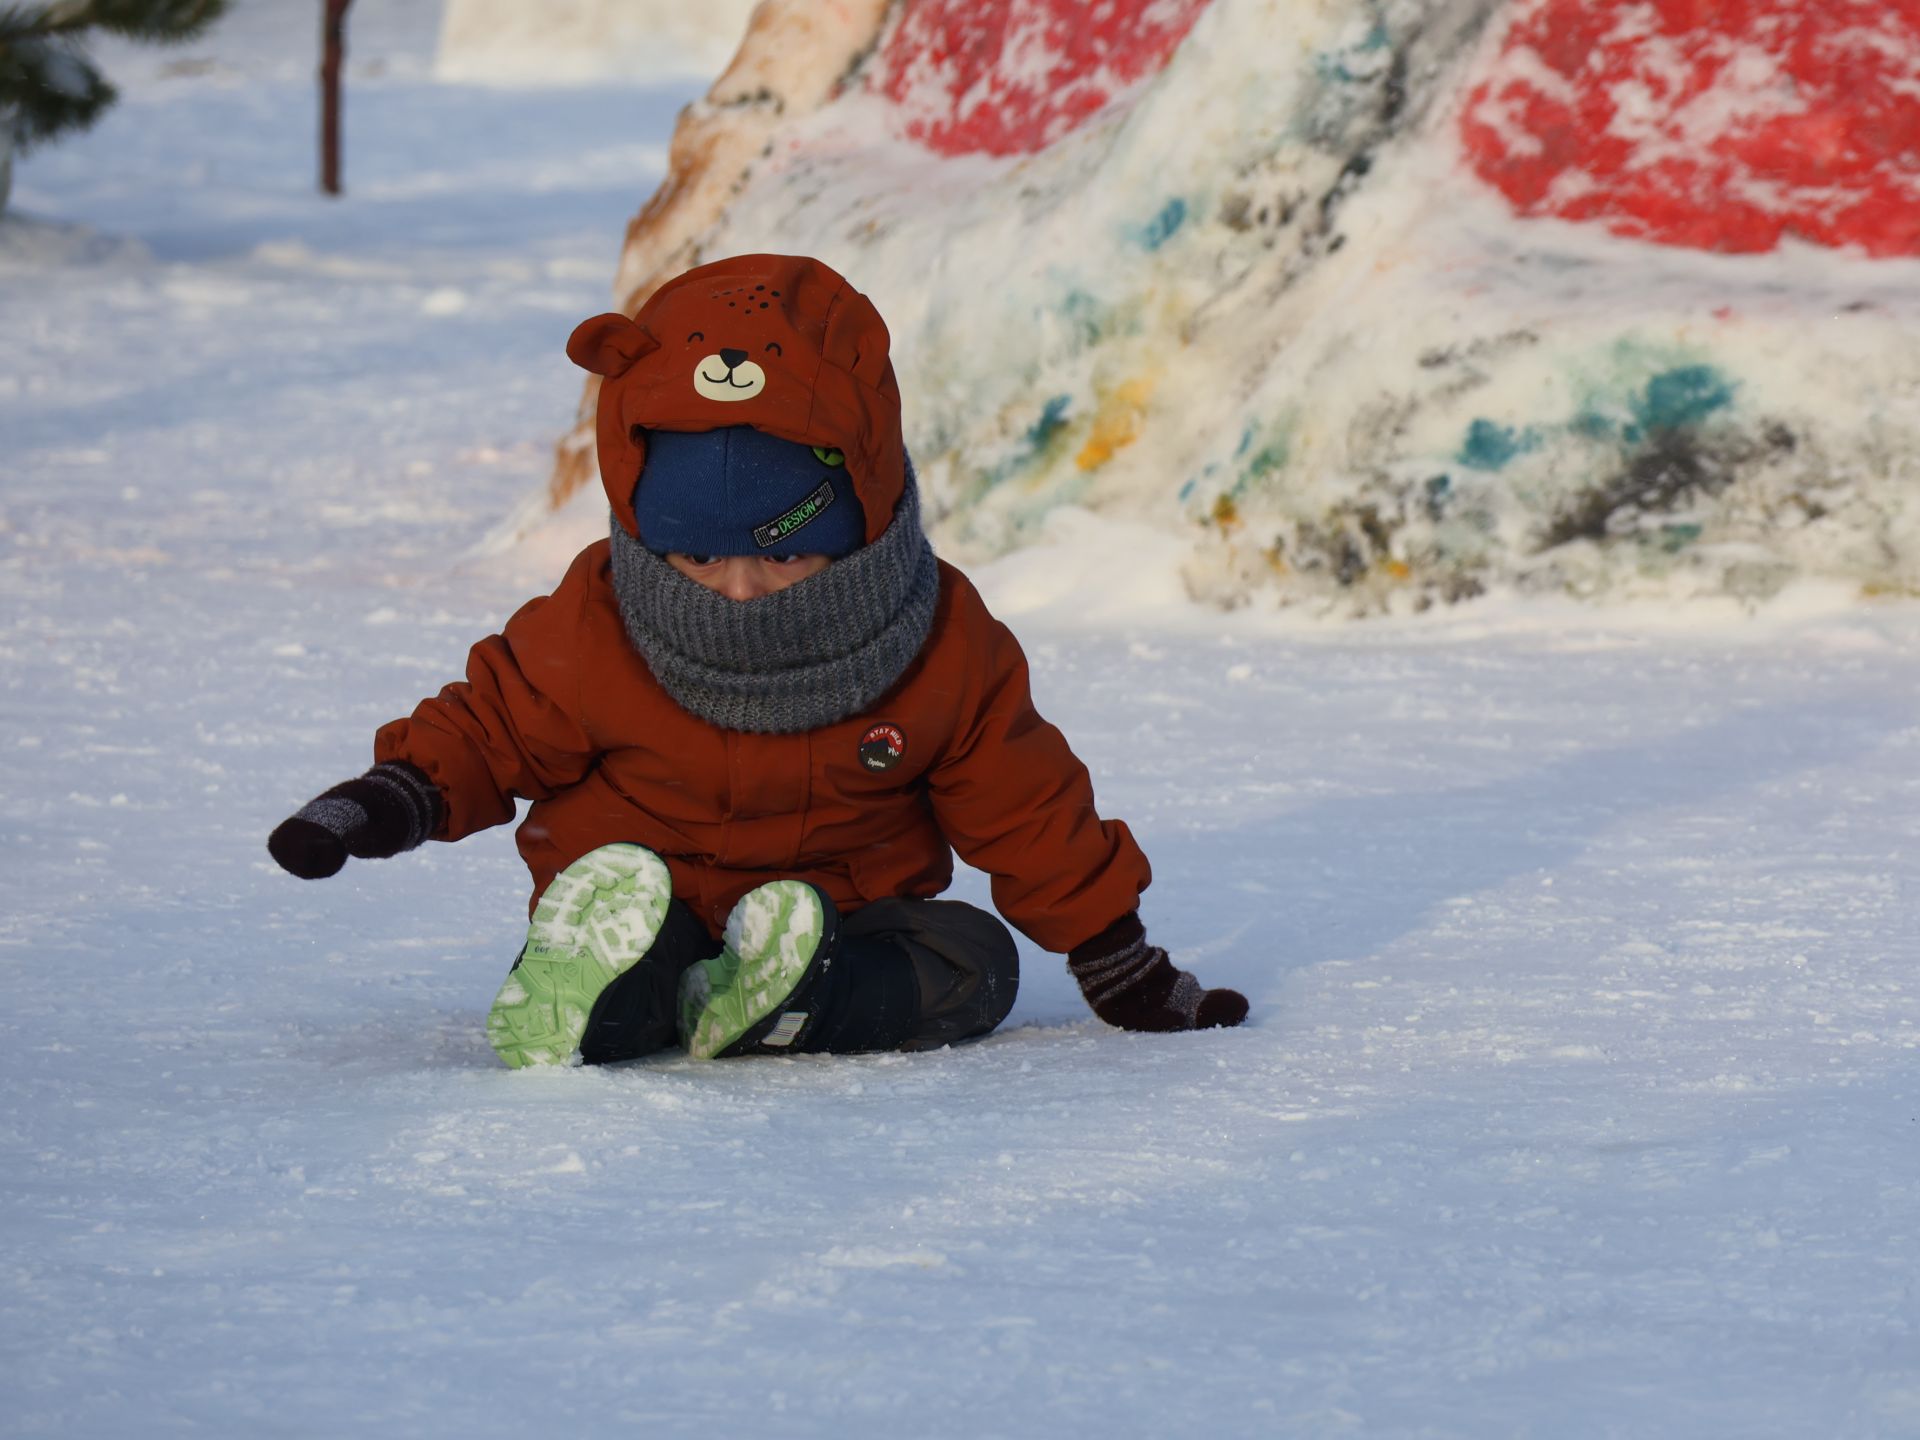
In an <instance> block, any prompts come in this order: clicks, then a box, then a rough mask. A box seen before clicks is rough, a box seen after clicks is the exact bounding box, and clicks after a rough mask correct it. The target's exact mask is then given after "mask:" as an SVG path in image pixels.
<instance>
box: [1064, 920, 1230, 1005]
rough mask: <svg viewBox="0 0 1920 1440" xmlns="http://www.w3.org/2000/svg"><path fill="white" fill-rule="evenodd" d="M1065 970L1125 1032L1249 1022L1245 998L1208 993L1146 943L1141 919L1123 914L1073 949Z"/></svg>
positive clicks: (1225, 992)
mask: <svg viewBox="0 0 1920 1440" xmlns="http://www.w3.org/2000/svg"><path fill="white" fill-rule="evenodd" d="M1067 969H1069V970H1070V971H1072V972H1073V978H1074V979H1075V980H1078V981H1079V982H1080V993H1081V994H1083V995H1085V996H1086V997H1087V1004H1089V1005H1091V1006H1092V1007H1093V1013H1094V1014H1096V1015H1098V1016H1099V1017H1100V1018H1101V1019H1102V1020H1104V1021H1106V1022H1107V1023H1108V1024H1109V1025H1118V1026H1119V1027H1120V1028H1121V1029H1122V1030H1209V1029H1212V1028H1213V1027H1215V1026H1218V1025H1238V1024H1239V1023H1240V1022H1241V1021H1242V1020H1244V1019H1246V1018H1247V997H1246V996H1244V995H1242V994H1240V992H1239V991H1237V990H1208V989H1206V988H1205V987H1203V986H1202V985H1201V984H1200V982H1199V981H1198V980H1196V979H1194V977H1193V976H1191V975H1189V974H1188V973H1187V972H1186V971H1184V970H1181V969H1178V968H1176V967H1175V965H1174V963H1173V962H1172V961H1171V960H1169V959H1167V952H1166V951H1164V950H1162V949H1161V948H1160V947H1159V946H1157V945H1149V944H1148V943H1147V932H1146V930H1145V929H1144V928H1143V927H1142V926H1141V924H1140V918H1139V916H1138V915H1123V916H1121V917H1120V919H1118V920H1116V921H1114V922H1113V924H1111V925H1109V926H1108V927H1107V928H1106V929H1104V930H1102V931H1101V932H1100V933H1099V934H1098V935H1096V936H1094V937H1093V939H1091V940H1089V941H1087V942H1086V943H1085V944H1081V945H1076V946H1074V947H1073V950H1072V953H1071V954H1069V955H1068V956H1067Z"/></svg>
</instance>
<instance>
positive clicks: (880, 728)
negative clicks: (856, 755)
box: [860, 725, 907, 770]
mask: <svg viewBox="0 0 1920 1440" xmlns="http://www.w3.org/2000/svg"><path fill="white" fill-rule="evenodd" d="M906 753H907V732H906V731H904V730H902V729H901V728H900V727H899V726H898V725H876V726H874V727H873V728H872V729H871V730H869V731H867V733H866V734H864V735H862V736H861V737H860V763H861V764H862V765H864V766H866V767H867V769H869V770H891V769H892V768H893V767H894V766H896V765H898V764H899V763H900V757H901V756H902V755H904V754H906Z"/></svg>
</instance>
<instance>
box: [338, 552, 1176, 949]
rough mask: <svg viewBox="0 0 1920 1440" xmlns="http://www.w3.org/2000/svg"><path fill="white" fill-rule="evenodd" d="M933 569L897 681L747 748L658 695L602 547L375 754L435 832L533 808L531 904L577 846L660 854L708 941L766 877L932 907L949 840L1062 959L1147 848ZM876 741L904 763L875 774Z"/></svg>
mask: <svg viewBox="0 0 1920 1440" xmlns="http://www.w3.org/2000/svg"><path fill="white" fill-rule="evenodd" d="M940 570H941V584H940V601H939V608H938V610H937V611H936V612H935V615H934V622H933V631H932V633H931V634H930V635H929V637H928V639H927V642H926V644H925V646H924V647H923V648H922V649H921V652H920V655H919V657H918V658H917V659H916V660H915V661H914V662H913V664H912V665H910V666H909V667H908V669H907V671H906V673H905V674H904V675H902V676H901V678H900V680H899V681H898V682H897V683H896V684H895V685H894V687H893V688H892V689H891V690H890V691H888V692H887V693H886V694H885V695H883V696H882V697H881V698H880V699H879V700H878V701H876V702H875V703H874V704H873V705H872V706H871V707H870V708H869V709H868V710H866V711H864V712H862V713H861V714H858V715H855V716H851V717H849V718H848V719H846V720H844V721H841V722H839V723H837V724H833V725H828V726H825V727H823V728H821V729H819V730H814V731H809V732H806V733H803V734H798V735H755V734H744V733H740V732H736V731H728V730H721V729H718V728H716V727H714V726H712V725H709V724H708V723H706V722H705V721H703V720H700V719H697V718H695V717H694V716H693V715H691V714H689V713H688V712H687V711H685V710H683V709H681V708H680V707H679V706H678V705H677V704H675V703H674V701H673V700H672V699H671V698H670V697H669V696H668V695H667V694H666V692H665V691H664V690H662V689H661V688H660V685H659V682H657V681H656V680H655V679H654V678H653V675H652V673H651V672H650V671H649V670H648V668H647V666H646V663H645V662H644V661H643V660H642V659H641V658H640V655H639V654H638V652H636V651H635V650H634V648H633V646H632V645H631V644H630V643H629V642H628V640H627V636H626V632H625V630H624V629H623V627H622V623H621V618H620V610H619V605H618V603H617V601H616V599H615V596H614V592H613V585H612V581H611V578H610V575H609V556H608V543H607V542H606V541H604V540H603V541H600V542H599V543H598V544H595V545H592V546H589V547H588V548H587V549H586V550H584V551H583V552H581V554H580V555H579V557H578V558H577V559H575V561H574V562H573V566H572V568H571V569H570V570H569V571H568V572H567V575H566V578H565V579H564V580H562V581H561V583H560V586H559V588H558V589H557V590H555V591H554V593H553V594H552V595H549V596H546V597H545V598H543V599H539V600H534V601H532V602H530V603H529V604H527V605H526V606H524V607H523V608H522V609H521V610H520V611H519V612H518V613H517V614H515V615H514V616H513V618H512V619H510V620H509V621H508V622H507V625H506V628H505V630H504V632H503V633H502V634H499V635H495V636H490V637H489V638H487V639H486V640H483V641H481V642H480V643H479V644H478V645H476V646H475V647H474V648H473V652H472V655H471V657H470V658H469V661H468V665H467V679H466V682H465V683H464V684H455V685H449V686H448V687H447V688H446V689H445V690H443V691H441V693H440V694H439V696H438V697H436V698H434V699H431V700H427V701H424V702H423V703H422V704H421V705H420V706H419V708H418V709H416V710H415V711H414V713H413V715H412V717H411V718H409V719H406V720H396V721H394V722H393V723H392V724H390V725H387V726H385V727H384V728H383V729H382V730H381V731H380V733H379V735H378V737H377V738H376V741H375V755H376V758H377V759H378V760H382V761H386V760H407V761H411V762H412V763H413V764H415V765H417V766H419V767H420V768H421V769H422V770H424V771H426V772H427V774H428V775H430V776H431V777H432V778H433V780H434V782H435V783H436V784H437V785H438V786H439V787H440V792H441V795H442V797H443V799H444V801H445V805H446V814H445V817H444V821H443V823H442V826H441V828H440V831H439V832H438V836H437V838H439V839H442V840H457V839H459V838H460V837H461V836H463V835H468V834H471V833H472V832H473V831H475V830H480V829H483V828H485V827H486V826H489V825H499V824H502V823H504V822H505V821H507V820H509V819H511V818H512V817H513V813H514V805H513V800H514V797H515V796H522V797H525V798H527V799H530V800H532V801H533V802H534V803H533V806H532V808H531V810H530V811H529V812H528V815H527V818H526V820H525V822H524V823H523V824H522V825H521V826H520V830H519V836H518V839H519V845H520V853H521V855H522V856H523V857H524V858H525V859H526V862H527V866H528V868H529V869H530V870H531V871H532V872H533V881H534V894H535V895H536V896H537V895H538V894H539V892H540V891H541V890H542V889H544V888H545V887H546V885H547V883H548V882H549V881H550V880H551V879H552V878H553V876H554V875H555V874H556V873H558V872H559V871H560V870H561V869H562V868H564V867H565V866H566V865H567V864H569V863H570V862H571V861H573V860H575V859H577V858H578V857H579V856H581V855H584V854H585V853H586V852H587V851H589V850H591V849H593V848H595V847H596V846H599V845H605V844H608V843H611V842H613V841H622V840H624V841H631V842H633V843H635V844H639V845H644V846H646V847H647V848H648V849H650V850H653V851H655V852H656V853H657V854H659V855H660V856H662V857H663V858H664V859H665V860H666V862H667V864H668V865H669V866H670V867H671V869H672V871H673V880H674V892H675V894H677V895H678V896H679V897H680V898H681V899H682V900H685V901H686V902H687V903H688V904H689V905H691V906H692V907H693V909H694V912H695V913H696V914H698V915H699V916H700V917H701V918H702V919H703V920H705V921H706V923H707V924H708V926H709V927H710V928H712V929H713V930H714V931H715V933H716V934H717V933H718V931H719V927H720V926H721V924H722V923H723V922H724V921H725V919H726V916H727V912H728V911H729V910H731V909H732V908H733V904H734V902H735V901H736V900H738V899H739V898H740V897H741V896H742V895H744V894H746V892H747V891H749V890H751V889H752V888H753V887H754V886H756V885H759V884H761V883H763V882H765V881H767V880H772V879H776V878H786V877H791V878H797V879H801V880H807V881H811V882H812V883H813V884H816V885H818V886H819V887H820V888H821V889H823V890H825V891H826V892H827V893H828V894H829V895H831V896H832V897H833V900H834V903H835V904H837V905H838V906H840V908H841V909H842V910H844V911H851V910H854V909H857V908H859V907H860V906H862V905H864V904H866V903H868V902H870V901H873V900H878V899H881V898H883V897H886V896H893V895H910V896H928V895H935V894H938V893H939V892H940V891H941V890H943V889H945V888H946V886H947V883H948V882H949V880H950V879H951V878H952V875H953V856H952V853H951V851H950V849H949V846H951V849H952V850H957V851H958V852H959V853H960V855H961V857H962V858H963V859H964V860H966V861H967V863H968V864H970V865H973V866H975V867H976V868H978V869H981V870H984V871H986V872H987V873H988V874H989V875H991V876H992V878H993V900H994V904H995V906H996V907H997V908H998V909H999V911H1000V913H1001V914H1002V915H1004V916H1005V917H1006V918H1007V920H1009V921H1010V922H1012V923H1013V924H1014V925H1015V926H1017V927H1018V928H1019V929H1020V930H1022V931H1023V932H1024V933H1025V934H1026V935H1027V936H1028V937H1029V938H1031V939H1032V940H1033V941H1034V942H1035V943H1036V944H1038V945H1040V946H1042V947H1043V948H1045V949H1048V950H1053V951H1066V950H1068V949H1071V948H1072V947H1073V946H1074V945H1077V944H1079V943H1080V942H1081V941H1083V940H1087V939H1090V938H1092V937H1093V936H1094V935H1095V934H1097V933H1099V932H1100V931H1101V930H1102V929H1104V928H1105V927H1106V926H1107V925H1108V924H1110V923H1111V922H1112V921H1114V920H1116V919H1118V918H1119V917H1121V916H1123V915H1125V914H1127V913H1128V912H1129V911H1131V910H1133V909H1134V908H1135V907H1136V905H1137V903H1138V900H1139V896H1140V892H1141V890H1143V889H1144V888H1145V887H1146V885H1147V882H1148V879H1149V872H1148V868H1147V861H1146V857H1145V856H1144V855H1143V854H1141V852H1140V849H1139V847H1138V846H1137V845H1136V844H1135V843H1134V840H1133V837H1132V836H1131V835H1130V834H1129V833H1128V831H1127V828H1126V826H1125V825H1124V824H1122V823H1119V822H1117V821H1103V820H1102V819H1101V818H1100V816H1099V815H1098V814H1097V813H1095V810H1094V800H1093V785H1092V782H1091V781H1090V779H1089V778H1088V775H1087V769H1086V766H1084V765H1083V764H1081V762H1080V761H1079V759H1078V758H1077V757H1076V756H1075V755H1074V754H1073V752H1072V750H1071V749H1069V748H1068V745H1067V742H1066V740H1065V738H1064V737H1063V736H1062V735H1061V734H1060V732H1059V731H1058V730H1057V729H1055V728H1054V727H1053V726H1052V725H1050V724H1048V723H1047V722H1046V721H1045V720H1043V719H1042V718H1041V717H1040V715H1039V713H1038V712H1037V711H1036V710H1035V709H1034V707H1033V701H1032V699H1031V697H1030V695H1029V693H1028V687H1027V665H1026V659H1025V657H1024V656H1023V655H1022V654H1021V652H1020V647H1019V644H1018V642H1017V641H1015V640H1014V638H1013V636H1012V634H1011V633H1009V632H1008V630H1007V628H1006V626H1004V625H1002V624H1001V623H1000V622H999V621H998V620H995V619H994V618H993V616H992V615H990V614H989V613H988V611H987V608H986V606H985V604H984V603H982V601H981V599H980V596H979V594H978V593H977V592H976V591H975V590H974V588H973V586H972V585H971V584H970V583H969V582H968V581H967V579H966V577H965V576H963V575H961V574H960V572H959V571H957V570H955V569H953V568H952V567H951V566H948V565H946V564H944V563H943V564H942V565H941V567H940ZM863 743H866V744H878V745H881V746H884V747H886V748H887V750H888V751H889V753H891V752H893V751H896V750H897V752H898V758H897V760H895V761H893V763H891V764H890V765H889V766H888V767H887V768H882V769H875V768H870V767H869V766H868V765H867V764H866V763H864V762H863V761H862V759H861V753H860V752H861V746H862V744H863Z"/></svg>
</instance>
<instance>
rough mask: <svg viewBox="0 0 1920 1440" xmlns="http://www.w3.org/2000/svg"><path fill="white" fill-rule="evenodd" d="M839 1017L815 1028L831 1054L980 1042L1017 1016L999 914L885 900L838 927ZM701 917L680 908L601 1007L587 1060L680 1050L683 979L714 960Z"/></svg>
mask: <svg viewBox="0 0 1920 1440" xmlns="http://www.w3.org/2000/svg"><path fill="white" fill-rule="evenodd" d="M834 946H835V949H834V960H835V968H836V970H837V971H838V972H839V973H838V975H837V976H836V980H837V982H838V983H837V985H836V995H835V998H834V1001H833V1004H834V1007H835V1012H836V1013H830V1014H823V1015H822V1017H821V1020H820V1022H819V1024H818V1026H817V1029H818V1032H819V1033H820V1034H821V1035H822V1036H823V1037H824V1038H823V1041H822V1043H820V1044H817V1045H809V1046H808V1047H807V1048H808V1049H812V1050H816V1051H826V1052H829V1053H834V1054H852V1053H857V1052H860V1051H870V1050H933V1049H938V1048H939V1047H940V1046H942V1045H954V1044H958V1043H959V1042H961V1041H963V1040H974V1039H978V1038H979V1037H980V1036H982V1035H986V1034H988V1033H990V1032H991V1031H993V1030H994V1029H995V1028H996V1027H998V1026H999V1024H1000V1022H1001V1021H1003V1020H1005V1019H1006V1018H1007V1013H1008V1012H1009V1011H1010V1010H1012V1009H1013V1000H1014V996H1015V994H1016V993H1017V992H1018V990H1019V988H1020V961H1019V955H1018V952H1017V951H1016V950H1015V949H1014V943H1013V936H1012V935H1010V934H1009V933H1008V932H1007V927H1006V926H1005V925H1003V924H1001V923H1000V921H999V920H998V919H996V918H995V917H994V916H992V915H989V914H988V913H987V912H986V911H984V910H981V909H978V908H976V907H975V906H972V905H968V904H965V903H963V902H961V901H958V900H907V899H891V900H877V901H875V902H874V903H873V904H871V905H868V906H866V907H864V908H862V909H860V910H856V911H854V913H853V914H851V915H845V916H842V917H841V918H840V923H839V929H838V933H837V935H836V937H835V940H834ZM714 948H715V947H714V942H713V939H712V937H710V936H709V935H708V934H707V931H706V927H705V926H703V925H702V924H701V923H700V922H699V920H698V919H696V918H695V916H694V913H693V911H692V910H691V909H689V908H688V907H687V906H686V905H685V904H684V903H683V902H681V901H679V900H675V901H674V902H673V903H672V904H671V905H670V906H668V908H667V916H666V920H665V921H664V922H663V923H662V925H661V927H660V934H659V936H658V937H657V938H656V939H655V940H654V942H653V948H652V949H650V950H649V951H648V952H647V954H646V957H645V958H644V959H643V960H641V961H640V963H638V964H637V965H635V966H634V967H633V968H632V969H631V970H628V971H626V972H625V973H623V974H622V975H621V976H620V977H619V978H618V979H616V980H615V981H614V982H613V984H611V985H609V986H608V987H607V989H606V991H605V992H604V993H603V994H602V995H601V997H600V999H599V1001H598V1003H596V1004H595V1005H594V1008H593V1015H592V1017H591V1018H590V1019H589V1021H588V1023H587V1030H586V1033H585V1034H584V1035H583V1036H582V1037H581V1040H580V1058H581V1059H582V1060H583V1061H585V1062H586V1063H587V1064H589V1065H604V1064H609V1063H611V1062H613V1061H617V1060H633V1059H636V1058H638V1057H639V1056H642V1055H648V1054H651V1053H653V1052H654V1051H656V1050H662V1049H665V1048H666V1047H668V1046H670V1045H672V1044H673V1043H674V1041H675V1035H674V1011H675V1007H676V1003H677V1000H676V997H677V994H678V990H679V984H680V976H681V975H682V973H684V972H685V970H686V969H687V967H688V966H690V965H692V964H693V963H694V962H695V961H697V960H704V959H706V958H707V957H708V956H710V955H712V954H713V953H714Z"/></svg>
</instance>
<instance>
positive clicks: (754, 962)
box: [680, 880, 826, 1060]
mask: <svg viewBox="0 0 1920 1440" xmlns="http://www.w3.org/2000/svg"><path fill="white" fill-rule="evenodd" d="M825 928H826V912H825V911H824V910H823V909H822V908H821V905H820V897H819V896H818V895H817V894H815V893H814V889H813V887H812V886H811V885H808V884H807V883H806V882H804V881H801V880H774V881H770V882H769V883H767V884H765V885H762V886H760V887H759V888H758V889H756V890H753V891H751V892H750V893H748V894H747V895H746V896H745V897H744V898H743V899H742V900H741V901H740V903H739V904H738V905H735V906H734V907H733V913H732V914H731V915H730V916H728V917H727V929H726V936H725V939H724V941H723V945H722V949H721V951H720V953H719V954H718V955H716V956H714V957H713V958H712V959H711V960H703V961H701V962H700V963H699V964H697V965H694V966H692V967H691V968H690V969H688V971H687V972H686V974H685V975H683V976H682V977H681V980H680V1035H681V1039H682V1041H683V1043H684V1044H685V1045H686V1047H687V1053H688V1054H689V1055H691V1056H693V1057H694V1058H695V1059H697V1060H711V1059H714V1058H715V1057H716V1056H718V1055H720V1054H722V1053H723V1052H724V1051H725V1050H726V1048H727V1047H728V1046H729V1045H732V1044H733V1043H734V1042H735V1041H736V1040H738V1039H739V1038H740V1037H741V1036H742V1035H745V1034H746V1033H747V1031H749V1030H751V1029H752V1028H753V1027H754V1026H755V1025H758V1024H759V1023H760V1022H761V1021H762V1020H764V1019H766V1018H767V1016H769V1015H771V1014H772V1013H773V1012H774V1011H775V1010H777V1009H779V1008H780V1007H781V1006H782V1005H784V1004H785V1003H786V1001H787V997H788V996H790V995H792V994H793V992H794V989H795V987H796V986H798V985H799V984H800V982H801V980H803V979H804V978H805V977H806V974H807V969H808V967H809V966H810V965H811V964H812V963H813V955H814V951H815V950H817V949H819V947H820V941H821V938H822V936H823V934H824V932H825Z"/></svg>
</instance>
